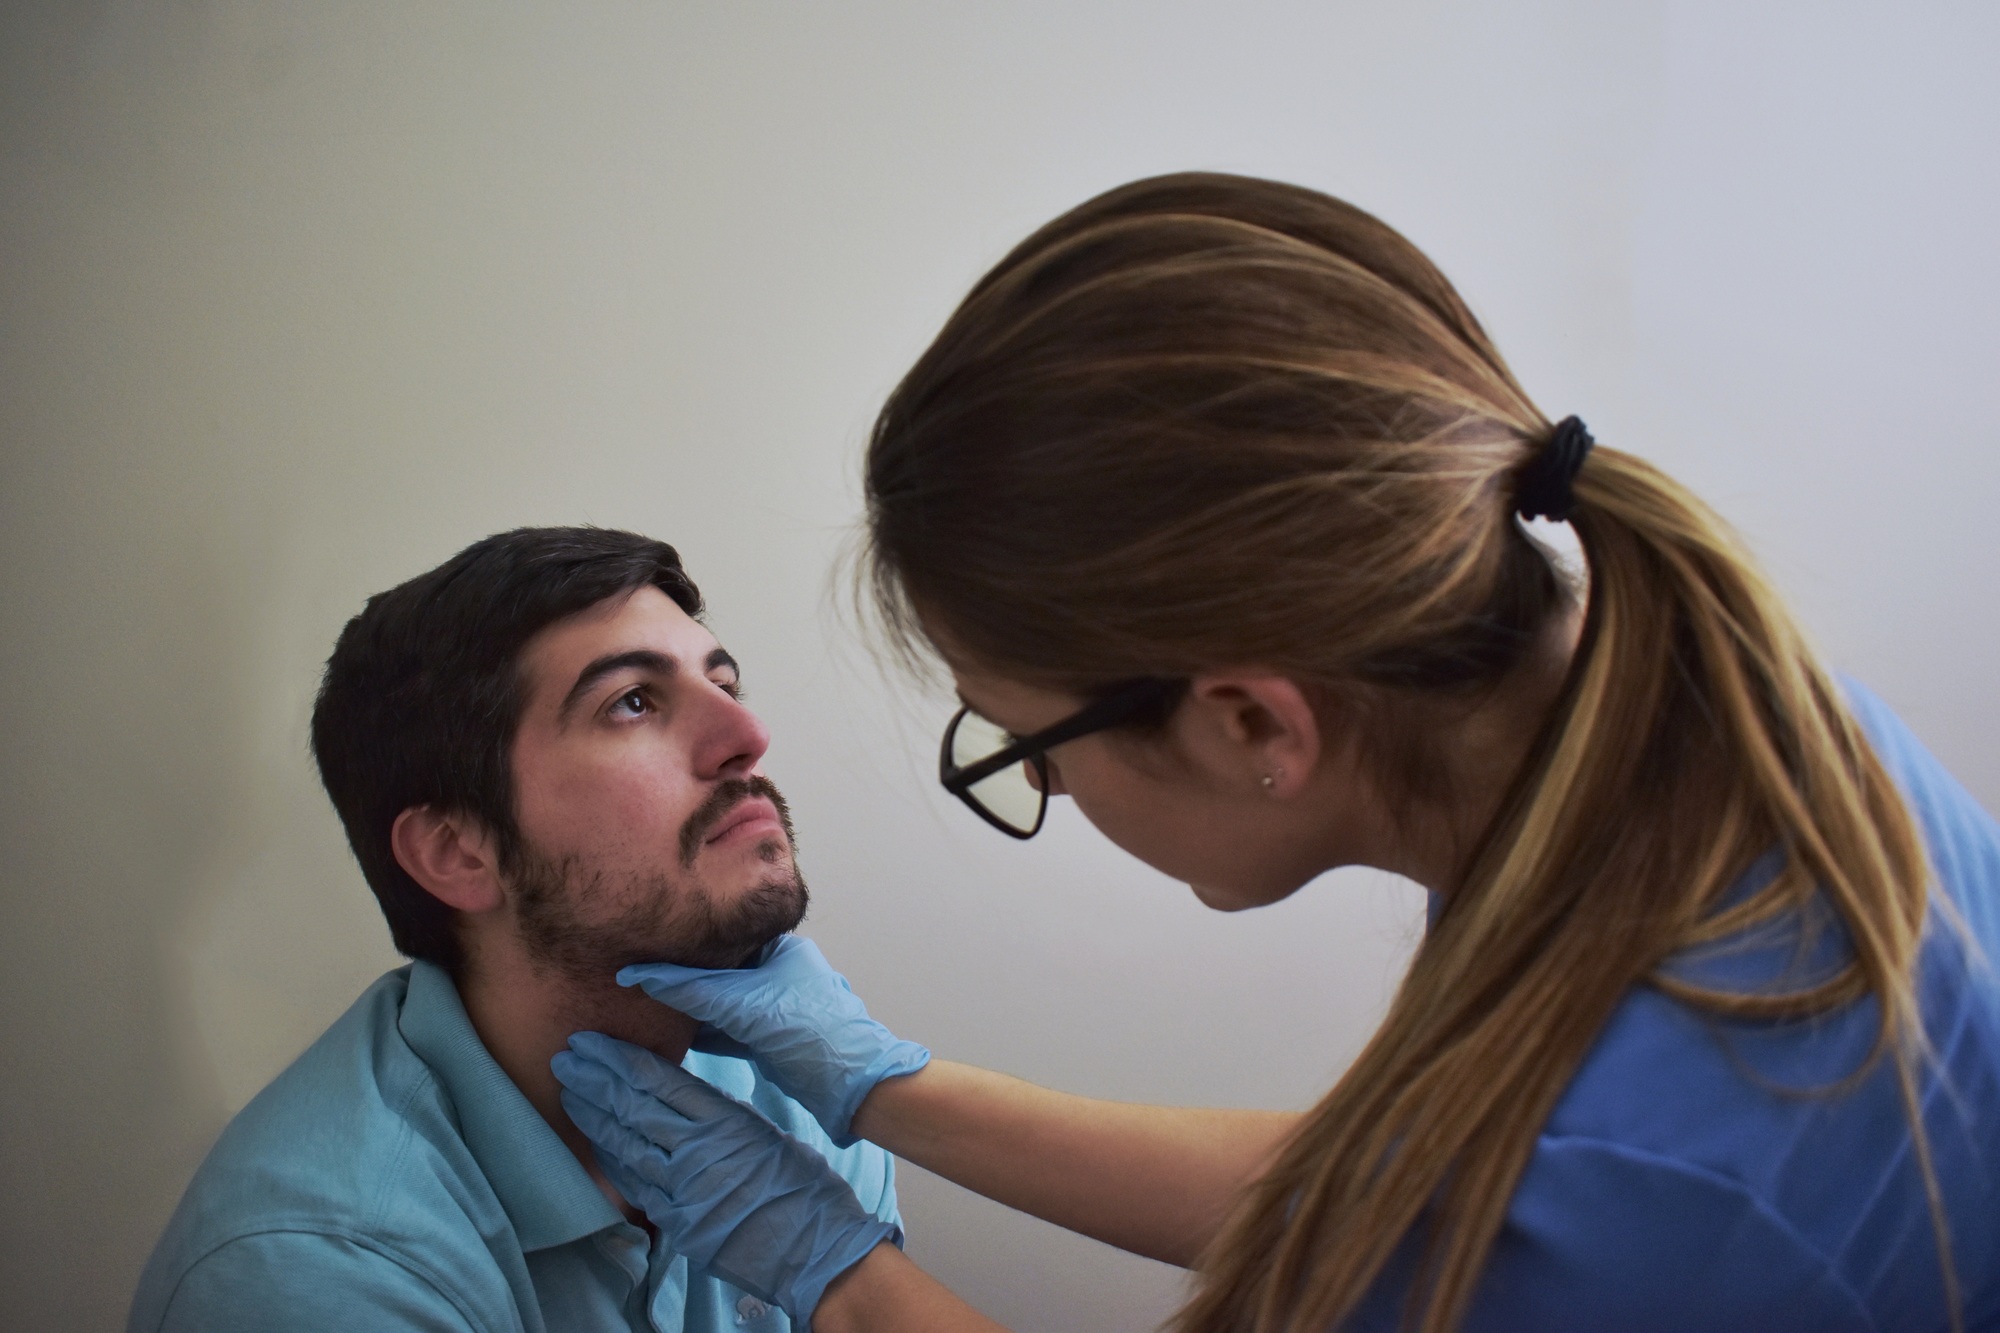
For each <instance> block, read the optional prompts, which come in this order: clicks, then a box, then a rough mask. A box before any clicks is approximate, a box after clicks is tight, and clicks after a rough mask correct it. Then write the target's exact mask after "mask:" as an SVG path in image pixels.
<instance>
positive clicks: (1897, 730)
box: [1347, 684, 2000, 1333]
mask: <svg viewBox="0 0 2000 1333" xmlns="http://www.w3.org/2000/svg"><path fill="white" fill-rule="evenodd" d="M1846 688H1847V691H1848V695H1849V701H1850V703H1851V704H1852V706H1853V709H1854V713H1855V715H1856V717H1857V719H1858V720H1859V721H1860V723H1861V725H1862V727H1863V729H1864V730H1865V731H1866V732H1867V734H1868V736H1869V738H1870V739H1871V740H1872V741H1873V742H1874V745H1875V749H1876V753H1877V754H1878V755H1880V756H1881V758H1882V761H1883V763H1884V764H1885V765H1886V766H1887V767H1888V769H1889V772H1890V773H1891V775H1892V776H1893V777H1894V778H1895V779H1896V781H1897V783H1898V785H1899V786H1900V787H1901V788H1902V790H1903V792H1904V795H1905V796H1906V797H1907V798H1908V800H1909V803H1910V807H1911V810H1912V811H1913V813H1914V814H1915V816H1916V818H1917V820H1918V822H1919V824H1920V826H1921V828H1922V831H1923V835H1924V839H1925V842H1926V844H1927V847H1928V850H1929V853H1930V857H1931V862H1932V865H1933V867H1934V869H1935V871H1936V875H1937V885H1936V894H1935V896H1942V897H1943V898H1944V899H1945V900H1947V901H1948V903H1949V906H1950V908H1952V909H1955V910H1956V912H1957V914H1958V916H1959V917H1960V918H1962V920H1963V922H1964V926H1965V931H1964V932H1963V934H1960V933H1959V932H1956V931H1954V930H1953V929H1952V927H1951V926H1950V925H1948V924H1947V923H1946V922H1945V921H1944V920H1943V919H1942V918H1943V917H1944V916H1945V915H1946V913H1945V912H1943V911H1938V910H1933V912H1932V914H1931V921H1930V927H1929V930H1928V932H1927V938H1926V940H1925V943H1924V946H1923V950H1922V954H1921V959H1920V962H1919V972H1918V994H1919V1000H1920V1003H1921V1005H1922V1011H1923V1015H1924V1023H1925V1028H1926V1030H1927V1031H1928V1033H1929V1037H1930V1041H1931V1044H1932V1047H1933V1048H1934V1057H1935V1058H1934V1061H1933V1062H1932V1064H1931V1066H1930V1068H1929V1070H1928V1072H1927V1074H1926V1075H1925V1077H1924V1081H1923V1113H1924V1125H1925V1128H1926V1129H1927V1130H1928V1132H1929V1137H1930V1147H1931V1153H1932V1156H1933V1160H1934V1162H1935V1167H1936V1176H1937V1182H1938V1185H1939V1188H1940V1189H1941V1190H1942V1192H1943V1201H1944V1212H1945V1215H1946V1217H1947V1219H1948V1223H1949V1228H1950V1236H1951V1247H1952V1253H1953V1256H1954V1258H1955V1260H1956V1263H1957V1269H1958V1279H1959V1283H1960V1287H1961V1309H1962V1310H1963V1312H1964V1327H1965V1328H1967V1329H1969V1330H1981V1329H2000V981H1996V976H1995V972H1994V970H1993V968H1992V967H1991V966H1990V965H1989V963H1988V962H1987V960H1988V959H1994V958H2000V825H1996V824H1995V823H1994V821H1993V819H1992V817H1991V816H1990V815H1988V814H1987V813H1986V812H1985V811H1984V810H1982V809H1980V807H1979V805H1978V803H1977V802H1976V801H1974V800H1973V799H1972V797H1971V796H1970V795H1969V794H1968V793H1967V792H1966V791H1965V789H1964V788H1963V787H1961V786H1959V784H1958V783H1957V782H1956V781H1954V780H1953V779H1952V777H1951V775H1950V774H1948V773H1946V772H1945V771H1944V769H1943V768H1942V767H1941V766H1940V765H1939V764H1938V762H1937V760H1936V759H1934V758H1932V757H1931V755H1930V754H1929V753H1928V752H1927V751H1926V750H1925V749H1924V748H1923V746H1922V745H1921V744H1919V743H1918V741H1917V740H1916V738H1915V737H1914V736H1912V735H1911V734H1910V732H1909V730H1908V729H1907V728H1905V727H1904V726H1903V724H1902V723H1901V722H1900V721H1899V720H1898V719H1897V718H1896V717H1895V716H1894V715H1893V714H1892V713H1891V712H1890V711H1889V709H1888V707H1887V706H1886V705H1884V704H1883V703H1882V702H1881V700H1879V699H1877V698H1875V697H1874V696H1873V695H1871V694H1869V693H1867V692H1866V691H1865V690H1862V689H1860V688H1859V687H1857V686H1854V685H1852V684H1848V685H1847V686H1846ZM1775 868H1776V866H1775V863H1774V861H1767V862H1765V863H1763V864H1760V865H1759V866H1757V867H1754V868H1753V869H1752V870H1751V871H1750V872H1749V874H1748V875H1746V876H1745V880H1744V883H1743V884H1742V885H1741V886H1740V887H1739V889H1738V892H1746V891H1748V890H1749V889H1750V888H1753V887H1755V886H1756V885H1757V884H1758V883H1759V882H1761V881H1762V880H1763V879H1766V878H1768V876H1769V875H1771V874H1772V873H1773V871H1774V870H1775ZM1816 924H1817V925H1820V926H1826V927H1828V928H1827V929H1824V930H1814V931H1812V932H1810V933H1808V934H1807V935H1805V936H1804V938H1803V940H1802V938H1801V934H1800V931H1799V929H1798V923H1796V922H1795V923H1792V924H1791V925H1790V926H1789V927H1780V928H1778V929H1769V928H1767V929H1765V930H1764V931H1763V932H1761V933H1760V935H1759V936H1758V937H1757V938H1752V939H1746V940H1738V941H1735V942H1733V943H1734V947H1732V948H1728V949H1715V948H1710V949H1708V950H1705V951H1703V953H1701V954H1700V955H1690V956H1686V957H1683V958H1681V959H1679V960H1676V962H1675V964H1674V967H1675V969H1676V970H1677V971H1678V972H1679V973H1680V974H1681V975H1683V976H1685V977H1688V978H1689V979H1691V980H1698V981H1700V982H1702V983H1704V984H1707V985H1710V986H1715V987H1718V988H1725V989H1739V990H1755V989H1758V988H1760V987H1762V986H1766V985H1769V984H1770V983H1771V982H1773V981H1776V980H1778V979H1780V978H1781V977H1783V978H1785V979H1787V980H1794V981H1795V980H1796V978H1798V977H1799V975H1800V972H1799V970H1798V969H1799V968H1800V967H1803V969H1804V971H1805V973H1806V974H1807V977H1808V979H1809V978H1810V975H1811V974H1812V973H1813V972H1815V971H1817V970H1818V969H1820V968H1826V967H1837V966H1838V964H1839V963H1840V961H1841V957H1842V951H1844V949H1845V947H1846V945H1845V943H1844V937H1843V936H1842V934H1841V932H1840V929H1839V927H1838V924H1837V923H1835V922H1833V921H1832V920H1831V918H1830V917H1829V918H1828V919H1826V920H1824V921H1822V922H1819V923H1816ZM1802 947H1803V949H1804V960H1803V963H1801V948H1802ZM1787 969H1792V970H1790V971H1788V970H1787ZM1877 1013H1878V1011H1877V1009H1876V1006H1875V1004H1874V1002H1873V1001H1872V1000H1871V1001H1867V1002H1863V1003H1859V1004H1855V1005H1850V1006H1848V1007H1846V1008H1844V1009H1842V1010H1840V1011H1838V1012H1835V1013H1832V1014H1827V1015H1823V1016H1821V1017H1818V1018H1815V1019H1812V1020H1805V1021H1797V1022H1789V1023H1749V1022H1732V1021H1724V1020H1721V1019H1718V1018H1716V1017H1714V1016H1713V1015H1707V1014H1702V1013H1698V1012H1695V1011H1693V1010H1691V1009H1689V1008H1687V1007H1686V1006H1684V1005H1681V1004H1677V1003H1676V1002H1674V1001H1673V1000H1671V999H1668V998H1667V997H1666V996H1665V995H1663V994H1661V993H1660V992H1659V991H1657V990H1654V989H1651V988H1648V987H1643V986H1642V987H1637V988H1635V989H1634V990H1633V991H1632V993H1631V994H1630V995H1629V996H1627V997H1626V999H1625V1000H1624V1001H1623V1002H1622V1003H1621V1004H1620V1005H1619V1007H1618V1009H1617V1010H1616V1011H1615V1012H1614V1013H1613V1015H1612V1018H1611V1021H1610V1023H1609V1024H1608V1025H1607V1026H1606V1028H1605V1030H1604V1032H1603V1034H1602V1035H1601V1036H1600V1037H1599V1039H1598V1041H1597V1043H1596V1045H1595V1046H1594V1047H1592V1049H1591V1050H1590V1052H1589V1054H1588V1055H1587V1056H1586V1057H1585V1059H1584V1062H1583V1064H1582V1065H1581V1067H1580V1068H1579V1069H1578V1071H1577V1074H1576V1078H1575V1079H1574V1081H1573V1082H1572V1083H1571V1084H1570V1086H1569V1088H1568V1090H1567V1091H1566V1092H1565V1093H1564V1095H1563V1098H1562V1100H1561V1102H1560V1103H1559V1104H1558V1105H1557V1107H1556V1109H1555V1112H1554V1114H1552V1115H1551V1116H1550V1117H1549V1121H1548V1125H1547V1127H1546V1128H1545V1129H1544V1130H1543V1131H1542V1134H1541V1136H1540V1138H1539V1139H1538V1140H1537V1142H1536V1145H1535V1150H1534V1155H1533V1157H1532V1158H1531V1159H1530V1161H1529V1164H1528V1167H1527V1169H1526V1172H1525V1173H1524V1174H1523V1176H1522V1179H1521V1183H1520V1186H1519V1188H1518V1189H1517V1191H1516V1193H1515V1196H1514V1200H1513V1202H1512V1204H1511V1206H1510V1207H1509V1209H1508V1213H1507V1218H1506V1222H1505V1224H1504V1227H1503V1229H1502V1231H1501V1233H1500V1235H1499V1238H1498V1240H1497V1242H1496V1244H1495V1246H1494V1249H1493V1251H1492V1257H1491V1259H1490V1260H1489V1262H1488V1266H1487V1271H1486V1273H1485V1275H1484V1277H1483V1278H1482V1280H1481V1284H1480V1286H1479V1288H1478V1291H1477V1294H1476V1295H1475V1297H1474V1301H1473V1306H1472V1311H1471V1314H1470V1316H1469V1318H1468V1319H1467V1320H1466V1323H1465V1325H1464V1333H1514V1331H1516V1330H1524V1329H1532V1330H1542V1331H1545V1333H1569V1331H1571V1330H1574V1331H1575V1333H1584V1331H1585V1330H1590V1331H1591V1333H1599V1331H1602V1330H1616V1331H1617V1333H1651V1331H1652V1330H1658V1331H1659V1333H1669V1331H1670V1330H1671V1331H1672V1333H1686V1331H1687V1330H1706V1329H1716V1330H1745V1331H1748V1330H1755V1331H1756V1333H1787V1331H1788V1330H1798V1331H1799V1333H1845V1331H1846V1330H1863V1329H1869V1330H1884V1331H1885V1333H1887V1331H1890V1330H1893V1331H1894V1333H1906V1331H1908V1333H1915V1331H1921V1330H1940V1331H1942V1330H1945V1329H1947V1328H1949V1327H1950V1322H1949V1319H1948V1316H1947V1314H1946V1304H1945V1299H1944V1291H1943V1286H1942V1278H1941V1276H1940V1268H1939V1263H1938V1250H1937V1241H1936V1238H1935V1232H1934V1230H1933V1227H1932V1214H1931V1209H1930V1206H1929V1204H1928V1202H1927V1200H1926V1197H1925V1192H1924V1183H1923V1177H1922V1175H1921V1174H1920V1172H1919V1170H1918V1167H1917V1164H1916V1160H1915V1157H1914V1155H1913V1144H1912V1136H1911V1134H1910V1130H1909V1122H1908V1119H1907V1118H1906V1116H1905V1113H1904V1109H1903V1105H1902V1101H1901V1098H1900V1095H1899V1093H1898V1091H1897V1087H1896V1080H1895V1076H1894V1072H1893V1069H1892V1068H1891V1067H1890V1066H1889V1065H1888V1064H1887V1063H1886V1062H1884V1063H1883V1064H1881V1065H1879V1066H1878V1067H1877V1068H1876V1069H1875V1070H1874V1072H1873V1073H1872V1074H1871V1075H1870V1076H1869V1077H1868V1078H1867V1079H1866V1080H1864V1081H1863V1082H1862V1083H1861V1084H1860V1085H1859V1086H1858V1087H1856V1088H1854V1089H1853V1090H1851V1091H1849V1092H1846V1093H1844V1094H1840V1095H1818V1096H1814V1095H1800V1090H1809V1089H1813V1088H1825V1087H1827V1086H1828V1085H1832V1084H1836V1083H1838V1082H1839V1081H1840V1080H1841V1079H1842V1078H1844V1077H1846V1076H1848V1075H1850V1074H1852V1073H1853V1072H1854V1071H1855V1070H1856V1068H1857V1067H1858V1066H1859V1064H1860V1062H1861V1060H1862V1058H1863V1056H1864V1055H1865V1053H1866V1052H1867V1050H1868V1048H1869V1045H1870V1043H1871V1042H1872V1040H1873V1038H1874V1035H1875V1026H1876V1021H1877ZM1416 1258H1417V1243H1416V1242H1415V1241H1414V1240H1412V1241H1410V1242H1406V1243H1405V1245H1404V1246H1403V1248H1402V1249H1401V1250H1400V1251H1399V1252H1398V1254H1397V1256H1396V1259H1395V1260H1394V1261H1393V1262H1392V1263H1391V1265H1390V1267H1389V1268H1388V1269H1387V1270H1385V1272H1384V1274H1383V1276H1382V1279H1381V1280H1380V1281H1379V1282H1378V1283H1377V1285H1376V1288H1375V1290H1374V1291H1373V1292H1372V1293H1371V1295H1370V1297H1369V1298H1368V1299H1367V1300H1366V1301H1364V1302H1363V1304H1362V1306H1361V1308H1360V1309H1359V1310H1358V1311H1357V1312H1356V1314H1355V1315H1354V1316H1353V1317H1352V1318H1351V1319H1350V1320H1349V1321H1348V1324H1347V1327H1348V1328H1351V1329H1354V1330H1366V1331H1367V1333H1376V1331H1377V1330H1380V1331H1381V1333H1388V1331H1389V1330H1393V1329H1395V1328H1397V1327H1398V1324H1399V1316H1400V1313H1401V1305H1402V1301H1401V1297H1402V1294H1403V1293H1405V1292H1407V1291H1408V1290H1409V1286H1410V1282H1411V1280H1412V1276H1413V1274H1414V1271H1415V1265H1416Z"/></svg>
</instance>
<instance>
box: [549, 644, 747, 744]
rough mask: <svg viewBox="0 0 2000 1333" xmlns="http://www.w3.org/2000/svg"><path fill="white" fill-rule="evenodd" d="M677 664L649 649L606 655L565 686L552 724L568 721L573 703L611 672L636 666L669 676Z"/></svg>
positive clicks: (629, 650) (671, 659) (628, 650)
mask: <svg viewBox="0 0 2000 1333" xmlns="http://www.w3.org/2000/svg"><path fill="white" fill-rule="evenodd" d="M712 656H713V654H711V657H712ZM677 665H678V664H677V663H676V662H675V661H674V659H673V658H671V657H668V656H667V655H666V654H665V653H660V652H654V651H653V650H652V649H651V648H631V649H627V650H626V651H625V652H622V653H606V654H605V655H604V656H602V657H600V658H598V659H597V660H595V661H593V662H592V663H591V664H590V665H589V666H587V667H585V668H584V669H583V670H582V671H580V672H578V673H577V677H576V684H574V685H572V686H570V687H569V693H568V694H565V695H564V696H563V701H562V704H561V706H560V707H558V708H557V709H556V722H557V724H558V725H560V724H562V723H564V722H566V721H568V719H569V710H570V709H572V708H574V707H576V705H577V701H578V700H580V699H582V698H583V696H584V695H586V694H589V693H590V691H591V689H592V688H593V687H595V686H596V685H597V683H598V682H599V681H601V680H603V679H604V678H605V677H606V676H608V675H610V674H611V673H612V672H614V671H623V670H625V669H626V668H628V667H638V668H640V669H641V670H644V671H650V672H652V673H653V674H654V675H656V676H671V675H673V674H674V668H675V666H677Z"/></svg>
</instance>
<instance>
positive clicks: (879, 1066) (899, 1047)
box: [618, 935, 931, 1148]
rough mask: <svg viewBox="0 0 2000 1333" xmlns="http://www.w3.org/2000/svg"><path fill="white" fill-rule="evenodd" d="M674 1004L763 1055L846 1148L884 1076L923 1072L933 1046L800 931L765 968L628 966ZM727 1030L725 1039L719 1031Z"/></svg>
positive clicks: (774, 951)
mask: <svg viewBox="0 0 2000 1333" xmlns="http://www.w3.org/2000/svg"><path fill="white" fill-rule="evenodd" d="M618 984H619V985H621V986H640V987H643V988H644V989H645V992H646V994H648V995H650V996H652V997H653V998H654V999H656V1000H658V1001H659V1002H660V1003H661V1004H664V1005H667V1006H668V1007H669V1008H673V1009H678V1010H680V1011H681V1012H682V1013H684V1014H687V1015H688V1016H689V1017H691V1018H694V1019H696V1020H698V1021H700V1022H702V1023H704V1024H706V1025H707V1026H708V1027H709V1028H710V1029H712V1031H711V1032H706V1033H703V1034H701V1035H698V1036H697V1037H696V1039H695V1046H696V1047H697V1048H698V1049H700V1050H704V1051H712V1052H715V1053H718V1054H723V1055H740V1056H743V1057H744V1058H746V1059H748V1060H751V1061H753V1062H755V1064H756V1066H757V1068H758V1069H759V1070H760V1071H761V1072H762V1073H763V1075H764V1077H765V1078H767V1079H769V1080H770V1081H771V1082H773V1083H775V1084H777V1085H778V1087H779V1088H781V1089H783V1090H784V1092H785V1094H786V1095H787V1096H789V1097H790V1098H791V1099H792V1100H793V1101H795V1102H797V1103H799V1104H800V1105H801V1106H803V1107H805V1108H806V1110H808V1111H810V1112H811V1113H812V1117H813V1119H815V1120H817V1121H819V1123H820V1128H822V1129H824V1130H825V1131H826V1132H827V1135H828V1137H830V1138H831V1139H832V1140H833V1141H834V1142H835V1143H837V1144H839V1145H840V1146H841V1147H843V1148H845V1147H847V1146H848V1145H849V1144H851V1143H853V1142H854V1132H853V1125H854V1113H855V1111H856V1110H857V1109H859V1108H860V1106H861V1102H862V1100H863V1099H864V1098H866V1097H867V1096H868V1094H869V1093H870V1092H872V1091H873V1090H874V1088H875V1085H876V1084H877V1083H880V1082H881V1081H882V1080H883V1079H885V1078H893V1077H895V1076H896V1075H898V1074H914V1073H916V1072H917V1071H918V1070H919V1069H922V1068H923V1067H924V1066H925V1065H927V1064H929V1063H930V1059H931V1053H930V1052H929V1051H928V1050H926V1049H925V1048H924V1047H922V1046H919V1045H917V1044H916V1043H915V1042H913V1041H899V1040H897V1038H896V1037H895V1035H894V1034H893V1033H891V1032H890V1031H889V1029H887V1028H885V1027H883V1026H882V1025H881V1024H880V1023H877V1022H876V1021H875V1020H874V1019H872V1018H870V1017H869V1016H868V1009H867V1006H865V1005H863V1004H862V1003H861V997H860V996H858V995H856V994H855V993H854V991H853V990H852V989H851V988H850V987H849V986H848V984H847V978H846V977H843V976H841V975H840V973H838V972H836V971H834V970H833V968H832V967H830V966H829V965H828V964H827V961H826V959H825V957H824V956H822V955H821V953H820V951H819V946H818V945H816V944H814V943H813V942H812V941H811V940H809V939H805V938H803V937H801V936H798V935H782V936H780V937H778V939H776V940H774V941H773V942H772V943H771V944H770V946H769V947H768V948H766V949H765V951H764V956H763V957H762V958H761V959H759V960H758V962H757V966H755V967H748V968H733V969H730V970H727V971H719V972H711V971H705V970H702V969H700V968H692V967H678V966H675V965H674V964H672V963H640V964H638V965H637V966H635V967H628V968H625V969H624V970H623V971H621V972H619V974H618ZM717 1034H719V1036H720V1039H718V1037H717Z"/></svg>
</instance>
